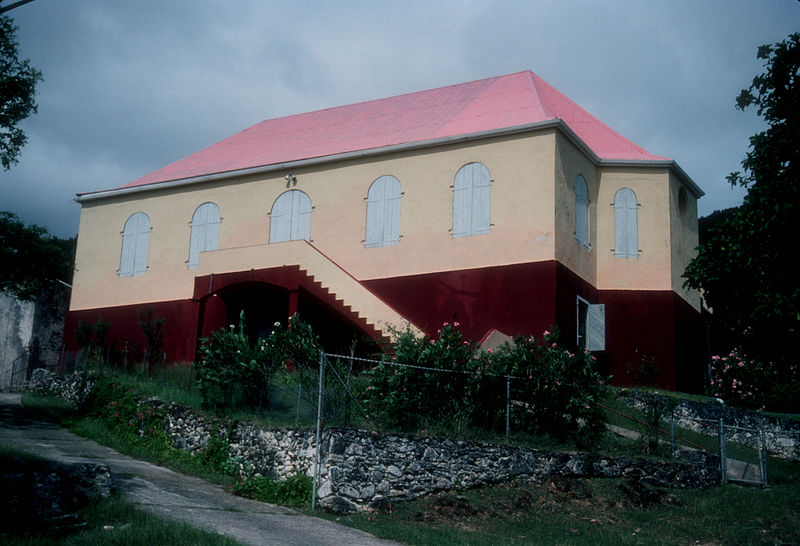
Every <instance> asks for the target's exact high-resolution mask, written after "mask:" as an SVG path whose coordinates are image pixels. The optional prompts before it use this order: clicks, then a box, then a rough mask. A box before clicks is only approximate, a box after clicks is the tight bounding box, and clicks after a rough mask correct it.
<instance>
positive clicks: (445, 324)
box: [442, 322, 450, 326]
mask: <svg viewBox="0 0 800 546" xmlns="http://www.w3.org/2000/svg"><path fill="white" fill-rule="evenodd" d="M442 326H450V323H449V322H443V323H442Z"/></svg>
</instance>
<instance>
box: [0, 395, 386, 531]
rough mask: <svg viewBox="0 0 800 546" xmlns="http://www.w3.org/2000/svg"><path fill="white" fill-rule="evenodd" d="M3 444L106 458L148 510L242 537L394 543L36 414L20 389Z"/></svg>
mask: <svg viewBox="0 0 800 546" xmlns="http://www.w3.org/2000/svg"><path fill="white" fill-rule="evenodd" d="M0 444H3V445H10V446H16V447H18V448H19V449H23V450H25V451H28V452H30V453H34V454H37V455H39V456H41V457H44V458H47V459H51V460H55V461H61V462H66V463H77V462H94V463H98V462H100V463H104V464H107V465H108V466H109V467H110V468H111V473H112V476H113V479H114V484H115V486H117V487H118V489H119V490H120V491H121V492H122V493H123V495H125V496H126V497H127V498H128V499H130V500H131V501H133V502H134V503H135V504H137V505H138V506H139V507H141V508H142V509H145V510H148V511H150V512H153V513H156V514H158V515H161V516H165V517H168V518H173V519H177V520H181V521H184V522H186V523H189V524H191V525H194V526H196V527H199V528H202V529H207V530H210V531H214V532H216V533H219V534H222V535H225V536H228V537H231V538H233V539H235V540H238V541H240V542H242V543H244V544H265V545H268V544H276V545H277V544H280V545H303V546H305V545H310V544H313V545H317V544H319V545H326V544H330V545H336V546H342V545H351V544H352V545H365V546H368V545H369V546H371V545H389V544H395V543H393V542H389V541H385V540H380V539H377V538H375V537H373V536H372V535H370V534H368V533H365V532H363V531H358V530H356V529H351V528H349V527H345V526H343V525H338V524H336V523H334V522H330V521H327V520H323V519H319V518H314V517H310V516H305V515H303V514H300V513H298V512H295V511H294V510H291V509H289V508H284V507H281V506H274V505H272V504H266V503H262V502H257V501H253V500H249V499H244V498H242V497H236V496H234V495H230V494H228V493H226V492H225V491H224V490H223V489H222V488H221V487H219V486H216V485H213V484H210V483H208V482H205V481H203V480H201V479H198V478H193V477H190V476H184V475H183V474H179V473H177V472H173V471H172V470H168V469H166V468H162V467H160V466H156V465H153V464H150V463H146V462H142V461H137V460H135V459H132V458H130V457H126V456H125V455H121V454H120V453H117V452H116V451H114V450H113V449H110V448H107V447H105V446H101V445H100V444H98V443H96V442H93V441H91V440H87V439H85V438H81V437H80V436H76V435H74V434H72V433H71V432H69V431H67V430H65V429H62V428H60V427H59V426H57V425H55V424H53V423H51V422H49V421H45V420H42V419H41V418H38V417H37V416H36V415H35V414H32V413H31V412H30V411H28V410H26V409H25V408H24V407H23V406H22V404H21V403H20V395H19V394H12V393H0Z"/></svg>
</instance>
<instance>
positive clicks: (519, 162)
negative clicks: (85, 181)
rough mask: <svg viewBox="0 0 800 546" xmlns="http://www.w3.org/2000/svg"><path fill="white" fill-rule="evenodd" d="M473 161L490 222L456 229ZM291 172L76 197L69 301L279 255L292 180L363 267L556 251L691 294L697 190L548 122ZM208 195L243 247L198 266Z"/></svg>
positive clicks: (584, 265)
mask: <svg viewBox="0 0 800 546" xmlns="http://www.w3.org/2000/svg"><path fill="white" fill-rule="evenodd" d="M470 162H481V163H483V164H484V165H485V166H486V167H487V168H488V169H489V173H490V176H491V179H492V188H491V220H490V221H491V230H490V232H489V233H488V234H483V235H475V236H470V237H462V238H453V237H452V236H451V232H450V230H451V228H452V222H453V190H452V185H453V179H454V176H455V174H456V172H457V171H458V170H459V169H460V168H461V167H462V166H464V165H465V164H467V163H470ZM291 172H292V173H293V174H294V175H295V177H296V181H297V182H296V184H295V185H291V186H290V187H287V184H288V183H287V181H286V180H285V179H284V175H286V174H288V173H289V171H288V170H287V171H275V172H272V173H268V174H259V175H247V176H239V177H233V178H229V179H226V180H222V181H213V182H203V183H197V184H193V185H187V186H180V187H173V188H163V189H153V190H149V191H144V192H135V193H129V194H126V195H122V196H115V197H107V198H101V199H96V200H87V201H84V202H83V203H82V211H81V221H80V228H79V236H78V248H77V255H76V272H75V277H74V288H73V292H72V302H71V306H70V308H71V309H72V310H79V309H90V308H95V307H110V306H118V305H130V304H138V303H147V302H157V301H168V300H176V299H187V298H190V297H192V290H193V286H194V278H195V277H196V276H200V275H207V274H209V273H212V272H216V273H222V272H225V271H237V270H241V269H242V265H241V264H242V263H248V262H249V263H253V264H256V263H257V264H273V265H283V264H282V263H278V262H279V261H280V260H281V259H283V258H281V256H282V254H281V253H280V252H279V251H277V250H274V251H271V247H274V245H269V244H267V243H268V240H269V215H268V213H269V211H270V210H271V208H272V205H273V203H274V201H275V199H277V198H278V197H279V196H280V195H281V194H282V193H283V192H285V191H287V189H297V190H301V191H303V192H305V193H306V194H307V195H308V196H309V198H310V199H311V203H312V205H313V212H312V215H311V242H312V244H313V245H314V246H315V247H317V248H318V249H319V250H321V251H322V252H323V253H325V254H326V255H327V256H328V257H330V258H331V259H332V260H334V261H335V262H336V263H337V264H338V265H340V266H341V267H342V268H344V269H345V270H347V271H348V272H349V273H350V274H352V275H353V276H355V277H356V278H357V279H361V280H367V279H379V278H388V277H397V276H403V275H414V274H423V273H432V272H437V271H449V270H454V269H465V268H477V267H487V266H497V265H508V264H513V263H525V262H535V261H544V260H553V259H556V260H559V261H560V262H561V263H563V264H565V265H566V266H567V267H568V268H570V269H571V270H572V271H574V272H576V273H577V274H578V275H579V276H581V277H582V278H583V279H585V280H586V281H587V282H589V283H591V284H593V285H595V286H596V287H597V288H598V289H630V290H670V289H672V290H675V291H676V292H678V293H679V294H681V295H682V296H683V297H684V298H686V299H687V300H688V301H690V303H692V304H693V305H695V303H694V302H695V299H696V295H695V294H693V293H689V292H686V291H684V290H683V289H682V287H681V284H682V280H681V279H680V275H681V274H682V272H683V268H685V265H686V263H688V259H689V258H690V257H691V255H692V253H693V249H694V248H695V247H696V245H697V243H696V240H697V222H696V221H697V203H696V199H694V197H693V196H692V194H691V193H690V192H687V197H688V200H687V207H686V211H685V213H681V212H680V211H679V207H678V191H679V187H680V185H681V182H680V180H679V179H678V178H677V177H676V176H674V174H672V173H671V172H670V170H669V169H667V168H666V167H664V168H641V167H598V166H596V165H595V164H594V163H593V162H592V161H591V159H590V158H589V157H588V156H586V154H585V153H583V151H582V150H581V149H579V148H578V147H576V146H575V144H574V143H573V142H572V141H570V140H569V139H568V138H566V137H565V136H564V135H563V134H562V133H561V132H559V131H558V130H557V129H555V128H550V129H544V130H539V131H536V132H531V133H523V134H517V135H509V136H504V137H494V138H491V139H483V140H476V141H472V142H466V143H459V144H450V145H442V146H437V147H433V148H427V149H422V150H415V151H404V152H396V153H391V154H388V153H387V154H382V155H376V156H371V157H367V158H360V159H351V160H346V161H338V162H331V163H326V164H321V165H317V166H305V167H298V168H296V169H294V170H292V171H291ZM578 174H581V175H583V177H584V178H585V179H586V182H587V185H588V189H589V202H590V205H589V238H590V248H589V249H587V248H585V247H584V246H582V245H581V244H580V243H579V242H578V241H577V240H576V239H575V194H574V184H575V179H576V177H577V176H578ZM383 175H392V176H394V177H396V178H397V179H398V180H399V181H400V183H401V186H402V192H403V194H402V198H401V205H400V225H399V232H400V237H401V238H400V242H399V243H398V244H397V245H395V246H388V247H382V248H369V249H367V248H365V247H364V244H363V241H364V238H365V229H366V203H365V199H366V197H367V192H368V190H369V187H370V184H372V182H373V181H374V180H375V179H377V178H379V177H380V176H383ZM622 187H628V188H630V189H632V190H633V191H634V192H635V193H636V197H637V200H638V202H639V203H640V204H641V207H640V208H639V210H638V213H639V214H638V229H639V248H640V249H641V252H640V254H639V257H638V258H635V259H632V258H616V257H614V254H613V252H612V249H613V248H614V210H613V206H612V203H613V200H614V194H615V192H616V191H617V190H618V189H620V188H622ZM209 201H210V202H213V203H216V204H217V205H218V206H219V208H220V212H221V216H222V221H221V224H220V231H219V248H220V250H224V249H234V248H238V249H240V250H237V251H236V256H237V257H238V258H237V260H238V261H237V262H236V263H230V264H229V265H227V264H226V261H225V260H224V259H218V258H219V257H215V258H213V259H212V258H211V254H209V253H206V254H204V253H201V254H200V264H199V267H198V268H197V269H192V270H190V269H187V260H188V253H189V238H190V222H191V218H192V215H193V213H194V211H195V209H196V208H197V207H198V206H199V205H201V204H202V203H205V202H209ZM139 211H141V212H145V213H146V214H147V215H148V216H149V218H150V222H151V227H152V230H151V233H150V239H149V250H148V260H147V263H148V271H147V273H145V274H144V275H138V276H134V277H125V278H120V277H119V276H118V273H117V270H118V268H119V265H120V252H121V243H122V240H121V232H122V230H123V227H124V224H125V221H126V220H127V219H128V218H129V217H130V216H131V215H132V214H133V213H135V212H139ZM265 253H271V254H274V256H265ZM204 256H207V258H206V259H205V260H204ZM697 301H698V302H699V300H697ZM696 306H697V305H696Z"/></svg>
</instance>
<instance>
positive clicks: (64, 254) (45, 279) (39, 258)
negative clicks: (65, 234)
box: [0, 212, 75, 300]
mask: <svg viewBox="0 0 800 546" xmlns="http://www.w3.org/2000/svg"><path fill="white" fill-rule="evenodd" d="M74 261H75V238H72V239H59V238H58V237H54V236H53V235H51V234H50V233H49V232H48V231H47V230H46V229H45V228H43V227H41V226H37V225H35V224H34V225H29V226H26V225H25V224H24V223H22V221H21V220H20V219H19V218H18V217H17V215H16V214H13V213H11V212H0V292H8V293H10V294H13V295H14V296H16V297H18V298H20V299H24V300H30V299H34V298H35V297H36V296H37V295H39V294H40V293H42V291H43V290H44V289H45V288H47V287H48V286H49V285H50V284H52V283H53V282H57V281H62V282H65V283H70V282H71V279H72V269H73V265H74Z"/></svg>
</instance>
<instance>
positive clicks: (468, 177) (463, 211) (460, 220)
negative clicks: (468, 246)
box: [452, 162, 492, 238]
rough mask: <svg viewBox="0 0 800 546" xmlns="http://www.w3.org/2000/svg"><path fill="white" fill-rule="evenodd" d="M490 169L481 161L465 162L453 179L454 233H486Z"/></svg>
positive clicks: (489, 210)
mask: <svg viewBox="0 0 800 546" xmlns="http://www.w3.org/2000/svg"><path fill="white" fill-rule="evenodd" d="M491 188H492V179H491V176H490V174H489V169H488V167H486V165H484V164H483V163H480V162H472V163H467V164H466V165H464V166H463V167H461V168H460V169H458V172H456V175H455V177H454V179H453V228H452V235H453V237H454V238H455V237H468V236H470V235H481V234H484V233H489V231H490V229H491V208H492V207H491Z"/></svg>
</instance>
